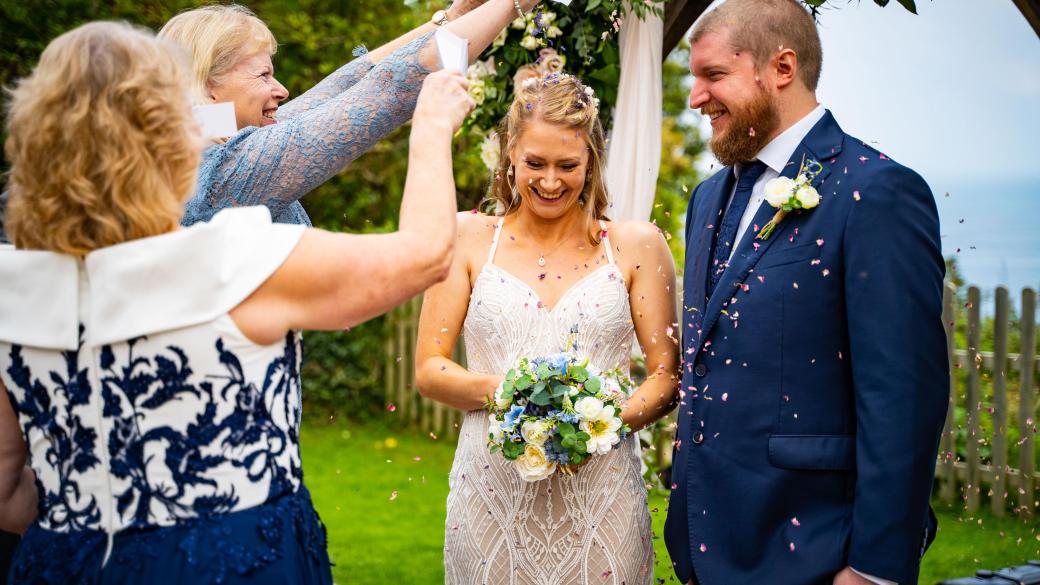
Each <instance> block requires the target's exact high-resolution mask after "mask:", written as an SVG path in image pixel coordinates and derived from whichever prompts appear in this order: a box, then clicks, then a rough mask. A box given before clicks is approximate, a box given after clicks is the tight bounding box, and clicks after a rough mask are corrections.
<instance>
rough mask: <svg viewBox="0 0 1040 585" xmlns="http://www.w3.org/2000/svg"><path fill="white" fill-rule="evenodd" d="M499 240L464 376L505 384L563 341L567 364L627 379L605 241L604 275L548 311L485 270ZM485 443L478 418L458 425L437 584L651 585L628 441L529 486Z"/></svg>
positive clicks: (634, 459) (471, 321) (473, 308)
mask: <svg viewBox="0 0 1040 585" xmlns="http://www.w3.org/2000/svg"><path fill="white" fill-rule="evenodd" d="M501 232H502V221H501V220H500V221H499V222H498V227H497V228H496V229H495V235H494V239H493V240H492V244H491V250H490V252H489V254H488V261H487V264H485V266H484V267H483V269H482V270H481V272H480V274H479V275H478V277H477V279H476V282H475V284H474V286H473V292H472V295H471V297H470V302H469V309H468V312H467V314H466V321H465V325H464V327H465V329H464V334H465V340H466V358H467V360H468V366H469V369H470V370H471V371H473V372H478V373H483V374H491V373H496V374H501V373H505V371H506V370H508V369H509V368H510V367H511V366H512V364H513V363H514V362H515V361H516V359H517V358H518V357H520V356H522V355H523V356H530V357H537V356H539V355H547V354H551V353H556V352H559V351H561V350H563V349H564V348H565V346H566V345H567V341H568V339H573V340H574V342H575V351H576V353H577V354H578V355H581V356H584V357H588V358H589V360H590V362H591V363H592V364H594V365H596V366H597V367H600V368H611V367H615V366H620V367H621V368H623V369H624V371H626V372H627V371H628V360H629V352H630V348H631V342H632V339H633V326H632V316H631V309H630V306H629V299H628V290H627V289H626V287H625V283H624V279H623V278H622V275H621V271H620V270H619V269H618V266H617V265H616V264H615V263H614V258H613V253H612V251H611V249H610V241H609V239H607V238H606V237H604V239H603V245H604V249H605V252H606V255H607V263H606V264H604V265H602V266H599V267H598V268H596V269H594V270H593V271H592V272H590V273H589V274H587V275H586V276H585V277H584V278H582V279H581V280H579V281H578V282H576V283H575V284H574V285H573V286H572V287H571V288H570V289H568V290H567V291H566V292H565V293H564V294H563V296H562V297H560V300H559V301H557V303H556V306H554V307H552V309H551V310H550V309H549V308H547V307H545V306H543V305H542V303H541V302H540V300H539V299H538V296H537V295H536V294H535V292H534V291H533V290H532V289H531V287H530V286H528V285H527V284H526V283H524V282H523V281H522V280H520V279H519V278H517V277H516V276H514V275H512V274H511V273H509V272H507V271H506V270H504V269H502V268H499V267H498V266H496V265H495V264H494V258H495V250H496V249H497V247H498V238H499V235H500V234H501ZM604 233H606V232H605V231H604ZM572 332H573V333H572ZM487 438H488V417H487V412H486V411H484V410H477V411H473V412H470V413H468V414H467V415H466V417H465V419H464V422H463V425H462V429H461V432H460V436H459V444H458V449H457V451H456V452H455V462H454V464H453V465H452V469H451V475H450V476H449V482H450V486H451V492H450V493H449V495H448V517H447V522H446V523H445V532H446V534H445V545H444V558H445V581H446V583H449V584H453V585H454V584H466V585H484V584H486V585H506V584H508V585H561V584H567V585H571V584H580V585H585V584H593V583H595V584H616V585H621V584H626V585H640V584H648V583H650V582H651V579H652V578H653V565H654V551H653V545H652V543H651V531H650V515H649V512H648V510H647V501H646V497H647V496H646V488H645V486H644V485H643V480H642V477H641V475H640V462H639V458H638V456H637V455H636V450H635V445H634V441H635V437H634V436H629V437H628V438H627V439H626V441H625V443H624V444H623V445H621V446H620V447H619V448H617V449H614V450H613V451H611V452H610V453H609V454H608V455H604V456H597V457H593V458H592V459H591V460H590V461H589V462H588V463H587V464H586V465H584V466H583V467H581V468H580V469H579V470H578V471H577V473H576V474H575V475H573V476H567V475H562V474H559V473H557V474H554V475H552V476H551V477H550V478H548V479H545V480H542V481H538V482H534V483H527V482H524V481H523V480H521V479H520V476H519V475H518V474H517V472H516V471H515V470H514V469H513V467H512V464H511V463H509V462H507V461H505V460H504V459H503V458H502V455H501V454H499V453H496V454H491V453H489V452H488V448H487Z"/></svg>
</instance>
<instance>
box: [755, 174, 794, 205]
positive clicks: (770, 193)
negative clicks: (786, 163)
mask: <svg viewBox="0 0 1040 585" xmlns="http://www.w3.org/2000/svg"><path fill="white" fill-rule="evenodd" d="M792 192H794V181H792V180H791V179H788V178H787V177H777V178H775V179H770V180H769V181H766V186H765V189H764V190H763V193H764V194H765V196H766V201H767V202H769V204H770V205H772V206H773V207H783V205H784V203H787V200H788V199H790V198H791V193H792Z"/></svg>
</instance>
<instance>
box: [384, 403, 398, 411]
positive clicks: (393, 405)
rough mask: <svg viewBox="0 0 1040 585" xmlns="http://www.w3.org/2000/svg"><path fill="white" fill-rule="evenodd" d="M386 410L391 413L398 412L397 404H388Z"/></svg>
mask: <svg viewBox="0 0 1040 585" xmlns="http://www.w3.org/2000/svg"><path fill="white" fill-rule="evenodd" d="M386 409H387V410H389V411H390V412H397V405H396V404H387V405H386Z"/></svg>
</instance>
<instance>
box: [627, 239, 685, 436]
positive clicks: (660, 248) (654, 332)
mask: <svg viewBox="0 0 1040 585" xmlns="http://www.w3.org/2000/svg"><path fill="white" fill-rule="evenodd" d="M615 226H616V227H615V229H614V231H616V232H619V233H618V236H620V237H617V238H616V241H617V242H618V243H619V244H621V246H622V248H621V250H620V254H619V256H620V257H621V258H623V260H624V262H625V264H627V265H628V266H631V267H632V268H631V269H630V272H629V279H630V286H629V291H628V296H629V302H630V304H631V307H632V323H633V325H634V326H635V330H636V337H637V338H638V339H639V346H640V347H641V348H642V350H643V355H644V356H645V358H646V372H647V377H646V380H645V381H644V382H643V383H642V384H640V386H639V388H638V389H636V391H635V392H634V393H633V394H632V396H630V397H629V398H628V400H627V401H626V402H625V405H624V407H623V408H622V410H621V418H622V419H623V420H624V421H625V423H627V424H628V425H629V426H630V427H632V429H633V430H639V429H641V428H643V427H645V426H647V425H649V424H651V423H653V422H654V421H656V420H657V419H659V418H661V417H663V416H664V415H666V414H668V412H669V411H671V410H672V408H674V407H675V404H676V397H677V395H678V389H679V379H678V375H679V340H678V335H679V325H678V324H677V323H676V321H677V318H676V313H675V261H674V260H673V259H672V254H671V252H670V251H669V250H668V244H667V243H666V242H665V240H664V236H662V235H661V232H660V230H658V229H657V227H656V226H654V225H653V224H650V223H647V222H643V221H632V222H625V223H623V224H620V225H618V224H615Z"/></svg>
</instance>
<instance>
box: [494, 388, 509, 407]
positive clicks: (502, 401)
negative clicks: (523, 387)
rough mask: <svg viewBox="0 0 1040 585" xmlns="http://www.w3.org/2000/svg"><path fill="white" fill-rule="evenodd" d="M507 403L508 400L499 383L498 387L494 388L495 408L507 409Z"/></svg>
mask: <svg viewBox="0 0 1040 585" xmlns="http://www.w3.org/2000/svg"><path fill="white" fill-rule="evenodd" d="M509 404H510V400H509V399H508V398H506V397H505V395H504V393H503V390H502V386H501V385H499V387H498V388H497V389H496V390H495V408H497V409H499V410H508V409H509Z"/></svg>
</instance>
